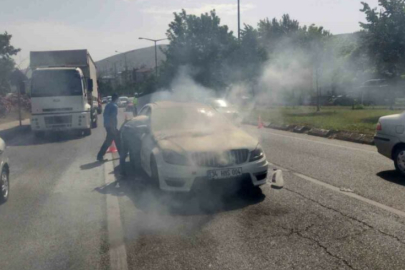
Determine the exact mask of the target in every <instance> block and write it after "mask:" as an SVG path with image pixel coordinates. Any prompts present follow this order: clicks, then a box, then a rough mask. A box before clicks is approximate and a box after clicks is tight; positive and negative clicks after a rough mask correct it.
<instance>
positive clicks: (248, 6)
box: [0, 0, 378, 68]
mask: <svg viewBox="0 0 405 270" xmlns="http://www.w3.org/2000/svg"><path fill="white" fill-rule="evenodd" d="M362 1H363V2H367V3H369V4H370V6H372V7H377V3H378V0H362ZM1 2H2V3H1V10H0V33H4V32H5V31H7V32H8V33H9V34H11V35H13V37H12V40H11V43H12V45H13V46H15V47H17V48H21V52H20V53H19V54H18V55H17V56H16V57H15V61H16V64H17V65H18V66H19V67H20V68H25V67H26V66H27V65H28V64H29V52H30V51H40V50H65V49H88V50H89V52H90V54H91V55H92V57H93V59H94V60H95V61H97V60H101V59H104V58H106V57H109V56H111V55H113V54H115V51H118V52H125V51H129V50H133V49H137V48H143V47H147V46H151V45H153V43H151V42H148V41H145V40H139V37H147V38H154V39H159V38H165V37H166V31H167V28H168V24H169V23H170V22H171V21H172V20H173V17H174V16H173V12H179V11H181V9H185V10H186V11H187V12H188V13H190V14H196V15H199V14H201V13H203V12H208V11H210V10H212V9H215V10H216V11H217V14H218V15H219V16H220V18H221V23H222V24H226V25H228V27H229V28H230V29H231V30H232V31H234V33H235V35H236V30H237V0H215V1H213V0H170V1H168V0H63V1H62V0H1ZM361 7H362V5H361V1H360V0H241V18H242V19H241V20H242V24H249V25H253V26H256V25H257V23H258V22H259V20H261V19H264V18H274V17H276V18H280V17H281V16H282V15H283V14H286V13H288V14H290V16H291V17H292V18H293V19H295V20H298V21H299V22H300V23H301V25H310V24H316V25H320V26H323V27H324V28H325V29H327V30H330V31H331V32H332V33H333V34H342V33H351V32H355V31H358V30H359V29H360V27H359V21H364V14H363V13H361V12H360V9H361ZM163 44H164V42H163Z"/></svg>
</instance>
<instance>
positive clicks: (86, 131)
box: [84, 128, 91, 136]
mask: <svg viewBox="0 0 405 270" xmlns="http://www.w3.org/2000/svg"><path fill="white" fill-rule="evenodd" d="M90 135H91V128H89V129H85V130H84V136H90Z"/></svg>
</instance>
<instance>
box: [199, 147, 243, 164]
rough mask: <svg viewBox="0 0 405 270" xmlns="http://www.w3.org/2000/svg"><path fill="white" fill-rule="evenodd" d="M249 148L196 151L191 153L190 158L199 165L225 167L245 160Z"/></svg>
mask: <svg viewBox="0 0 405 270" xmlns="http://www.w3.org/2000/svg"><path fill="white" fill-rule="evenodd" d="M248 155H249V150H247V149H238V150H231V151H226V152H222V153H218V152H197V153H192V154H191V158H192V160H193V162H194V164H196V165H197V166H200V167H227V166H232V165H235V164H236V165H237V164H242V163H245V162H246V161H247V158H248Z"/></svg>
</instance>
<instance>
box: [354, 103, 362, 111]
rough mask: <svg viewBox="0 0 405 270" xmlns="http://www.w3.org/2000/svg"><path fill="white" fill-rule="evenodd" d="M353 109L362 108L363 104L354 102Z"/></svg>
mask: <svg viewBox="0 0 405 270" xmlns="http://www.w3.org/2000/svg"><path fill="white" fill-rule="evenodd" d="M353 110H364V105H363V104H356V105H354V106H353Z"/></svg>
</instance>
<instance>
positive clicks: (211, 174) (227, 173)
mask: <svg viewBox="0 0 405 270" xmlns="http://www.w3.org/2000/svg"><path fill="white" fill-rule="evenodd" d="M207 174H208V178H209V179H224V178H232V177H236V176H241V175H242V168H230V169H220V170H210V171H208V172H207Z"/></svg>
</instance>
